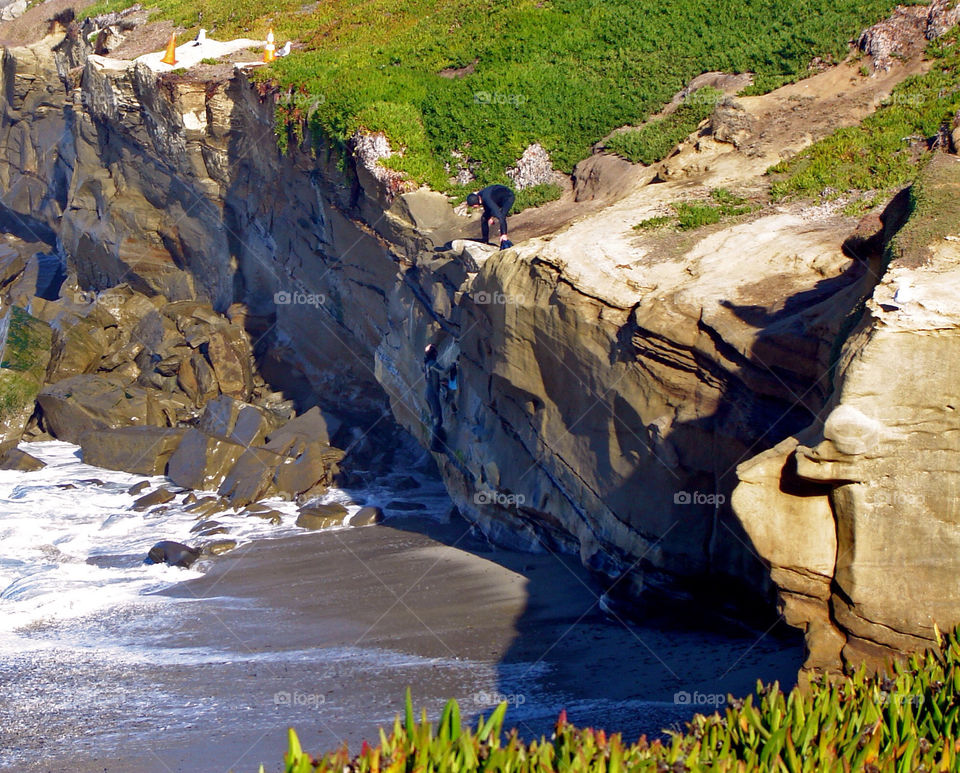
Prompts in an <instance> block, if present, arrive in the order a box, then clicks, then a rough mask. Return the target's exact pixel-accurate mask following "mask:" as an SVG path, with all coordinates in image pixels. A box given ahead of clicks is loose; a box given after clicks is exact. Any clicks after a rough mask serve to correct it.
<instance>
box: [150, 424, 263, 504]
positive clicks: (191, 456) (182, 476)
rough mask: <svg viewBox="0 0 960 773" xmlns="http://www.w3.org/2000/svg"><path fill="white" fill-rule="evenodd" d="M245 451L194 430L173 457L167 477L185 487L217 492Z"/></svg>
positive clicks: (220, 438) (235, 444) (189, 432)
mask: <svg viewBox="0 0 960 773" xmlns="http://www.w3.org/2000/svg"><path fill="white" fill-rule="evenodd" d="M245 450H246V449H245V448H244V446H242V445H240V444H239V443H233V442H231V441H230V440H227V439H226V438H222V437H214V436H212V435H206V434H204V433H203V432H200V431H199V430H198V429H196V428H194V427H191V428H190V429H188V430H187V431H186V433H184V436H183V439H182V440H181V441H180V445H179V446H178V447H177V450H176V451H174V453H173V455H172V456H171V457H170V461H169V463H168V465H167V477H169V478H170V480H172V481H173V482H174V483H176V484H177V485H178V486H183V487H184V488H192V489H206V490H213V489H216V488H218V487H219V486H220V484H221V483H223V481H224V479H225V478H226V477H227V474H228V473H229V472H230V470H231V469H232V468H233V465H234V464H236V462H237V460H238V459H239V458H240V455H241V454H242V453H243V452H244V451H245Z"/></svg>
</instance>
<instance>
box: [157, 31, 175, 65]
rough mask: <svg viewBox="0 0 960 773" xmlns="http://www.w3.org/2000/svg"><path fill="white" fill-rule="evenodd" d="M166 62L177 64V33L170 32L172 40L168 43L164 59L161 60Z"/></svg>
mask: <svg viewBox="0 0 960 773" xmlns="http://www.w3.org/2000/svg"><path fill="white" fill-rule="evenodd" d="M160 61H161V62H163V63H164V64H176V63H177V33H176V32H171V33H170V42H169V43H167V53H165V54H164V55H163V59H161V60H160Z"/></svg>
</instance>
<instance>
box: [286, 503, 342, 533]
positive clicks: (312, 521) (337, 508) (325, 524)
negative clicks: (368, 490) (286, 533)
mask: <svg viewBox="0 0 960 773" xmlns="http://www.w3.org/2000/svg"><path fill="white" fill-rule="evenodd" d="M346 517H347V508H345V507H344V506H343V505H340V504H337V503H336V502H334V503H332V504H328V505H320V504H316V505H309V506H307V507H303V508H301V509H300V515H298V516H297V526H299V527H301V528H303V529H310V530H317V529H329V528H330V527H331V526H341V525H343V521H344V519H345V518H346Z"/></svg>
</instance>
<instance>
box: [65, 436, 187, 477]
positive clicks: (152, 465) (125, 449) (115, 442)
mask: <svg viewBox="0 0 960 773" xmlns="http://www.w3.org/2000/svg"><path fill="white" fill-rule="evenodd" d="M185 431H186V430H183V429H173V428H169V427H120V428H117V429H94V430H88V431H87V432H84V433H83V434H82V435H81V436H80V438H79V440H80V449H81V454H82V459H83V461H84V463H85V464H90V465H93V466H94V467H104V468H106V469H108V470H123V471H124V472H131V473H134V474H137V475H163V474H164V473H165V472H166V470H167V462H168V461H169V460H170V457H171V456H172V455H173V452H174V451H175V450H176V448H177V446H178V445H179V443H180V440H181V439H182V438H183V434H184V432H185Z"/></svg>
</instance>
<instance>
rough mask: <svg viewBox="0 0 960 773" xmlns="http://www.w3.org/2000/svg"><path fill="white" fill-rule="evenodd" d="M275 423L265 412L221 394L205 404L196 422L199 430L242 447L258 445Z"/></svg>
mask: <svg viewBox="0 0 960 773" xmlns="http://www.w3.org/2000/svg"><path fill="white" fill-rule="evenodd" d="M275 426H276V425H275V424H274V420H273V418H272V417H271V416H269V415H268V414H267V413H266V412H265V411H263V410H261V409H260V408H258V407H257V406H255V405H251V404H250V403H244V402H241V401H240V400H237V399H236V398H233V397H230V396H229V395H221V396H220V397H218V398H216V399H215V400H211V401H210V402H209V403H207V405H206V407H205V408H204V409H203V414H202V415H201V416H200V421H199V422H198V423H197V429H199V430H200V431H201V432H206V433H207V434H208V435H218V436H220V437H225V438H227V439H228V440H232V441H233V442H234V443H240V444H241V445H245V446H253V445H260V444H261V443H262V442H263V441H264V439H265V438H266V437H267V434H268V433H269V432H270V431H271V430H273V429H274V428H275Z"/></svg>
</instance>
